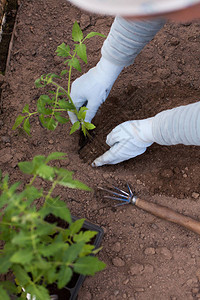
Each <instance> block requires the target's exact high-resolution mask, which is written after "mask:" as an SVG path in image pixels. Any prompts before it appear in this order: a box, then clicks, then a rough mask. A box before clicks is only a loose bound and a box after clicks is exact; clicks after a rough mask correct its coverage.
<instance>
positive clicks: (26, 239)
mask: <svg viewBox="0 0 200 300" xmlns="http://www.w3.org/2000/svg"><path fill="white" fill-rule="evenodd" d="M30 242H31V234H30V232H25V231H22V230H21V231H20V232H19V233H18V234H17V235H15V236H14V238H13V239H12V243H13V244H14V245H23V246H25V245H30Z"/></svg>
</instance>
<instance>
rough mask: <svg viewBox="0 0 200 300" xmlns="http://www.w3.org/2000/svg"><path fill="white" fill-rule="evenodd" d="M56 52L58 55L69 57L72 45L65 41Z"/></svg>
mask: <svg viewBox="0 0 200 300" xmlns="http://www.w3.org/2000/svg"><path fill="white" fill-rule="evenodd" d="M56 53H57V55H58V56H61V57H68V56H69V54H70V47H69V46H68V45H67V46H66V44H65V43H62V44H61V45H59V46H58V47H57V50H56Z"/></svg>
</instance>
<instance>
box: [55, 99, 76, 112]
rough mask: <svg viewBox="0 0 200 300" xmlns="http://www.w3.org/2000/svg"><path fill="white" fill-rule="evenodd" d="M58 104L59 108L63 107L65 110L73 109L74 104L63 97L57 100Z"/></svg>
mask: <svg viewBox="0 0 200 300" xmlns="http://www.w3.org/2000/svg"><path fill="white" fill-rule="evenodd" d="M58 105H59V107H60V108H61V109H65V110H73V109H74V105H73V104H72V103H70V102H69V101H66V100H64V99H62V100H59V101H58Z"/></svg>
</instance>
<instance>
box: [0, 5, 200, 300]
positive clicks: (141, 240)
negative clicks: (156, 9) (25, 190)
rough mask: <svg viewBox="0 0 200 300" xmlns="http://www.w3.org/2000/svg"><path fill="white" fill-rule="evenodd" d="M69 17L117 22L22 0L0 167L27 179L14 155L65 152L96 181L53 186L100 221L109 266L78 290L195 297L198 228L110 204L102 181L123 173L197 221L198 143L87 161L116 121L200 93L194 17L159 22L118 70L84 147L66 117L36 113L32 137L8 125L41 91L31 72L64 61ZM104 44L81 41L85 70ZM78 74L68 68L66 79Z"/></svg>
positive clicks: (5, 98) (90, 24)
mask: <svg viewBox="0 0 200 300" xmlns="http://www.w3.org/2000/svg"><path fill="white" fill-rule="evenodd" d="M75 20H77V21H78V22H79V23H80V26H81V28H82V30H83V32H84V34H87V33H89V32H90V31H98V32H101V33H103V34H108V32H109V29H110V26H111V24H112V22H113V18H112V17H105V16H101V15H92V14H88V13H85V12H82V11H80V10H79V9H77V8H76V7H73V6H71V5H70V4H69V3H68V2H67V1H65V0H59V1H54V0H48V1H47V0H35V1H31V0H23V1H20V2H19V9H18V13H17V18H16V26H15V32H14V38H13V45H12V49H11V50H12V51H11V56H10V63H9V66H8V67H7V70H6V74H5V76H1V77H0V85H1V88H2V95H1V115H0V140H1V144H0V168H1V169H2V170H3V174H5V173H7V172H8V173H9V174H10V179H11V181H12V182H14V181H16V180H17V181H18V180H23V179H24V180H28V178H27V177H25V176H23V175H22V174H21V173H20V171H19V169H18V166H17V163H18V162H19V161H24V160H30V159H32V158H33V156H35V155H38V154H43V155H48V154H49V153H51V152H54V151H61V152H66V153H67V155H68V158H67V160H66V161H61V162H60V163H59V165H60V166H63V167H66V168H68V169H69V170H71V171H74V177H75V178H76V179H79V180H81V181H83V182H84V183H86V184H88V185H89V186H90V187H91V188H92V189H93V192H92V193H91V192H83V191H75V190H66V189H63V188H57V190H56V192H57V193H59V194H60V195H61V197H62V199H63V201H66V203H67V205H68V207H69V208H70V210H71V212H72V214H73V215H76V216H77V217H84V218H86V219H87V220H88V221H90V222H92V223H94V224H97V225H99V226H101V227H102V228H103V229H104V238H103V241H102V247H103V248H102V250H101V251H100V253H99V258H100V259H102V260H103V261H104V262H105V263H106V264H107V268H106V269H105V271H103V272H100V273H98V274H96V275H95V276H94V277H87V278H86V280H85V282H84V284H83V286H82V288H81V289H80V292H79V297H78V299H81V300H90V299H98V300H103V299H106V300H107V299H109V300H115V299H116V300H118V299H120V300H121V299H130V300H133V299H137V300H144V299H155V300H160V299H161V300H162V299H163V300H165V299H170V300H176V299H178V300H179V299H181V300H182V299H187V300H188V299H189V300H190V299H191V300H192V299H199V298H200V244H199V242H200V238H199V236H198V235H197V234H195V233H193V232H190V231H188V230H186V229H184V228H183V227H180V226H178V225H176V224H172V223H169V222H167V221H164V220H161V219H159V218H157V217H154V216H153V215H151V214H149V213H146V212H144V211H142V210H140V209H138V208H136V207H133V206H131V205H128V206H119V207H117V208H114V207H113V206H114V205H115V203H114V202H113V201H112V200H108V199H107V200H105V199H104V197H103V195H104V194H103V193H102V192H100V191H99V190H98V187H99V186H103V187H106V186H109V185H111V184H114V185H115V186H119V187H121V188H126V182H128V183H129V184H130V185H131V186H132V188H133V190H134V191H135V192H136V194H137V195H138V196H139V197H141V198H143V199H145V200H148V201H149V202H155V203H158V204H161V205H164V206H167V207H169V208H172V209H174V210H176V211H178V212H180V213H182V214H185V215H188V216H190V217H192V218H194V219H197V220H198V219H199V204H200V184H199V173H200V164H199V161H200V159H199V147H195V146H184V145H177V146H171V147H167V146H160V145H157V144H153V145H152V146H151V147H149V148H148V149H147V151H146V152H145V153H144V154H143V155H141V156H138V157H136V158H134V159H131V160H129V161H126V162H123V163H120V164H117V165H113V166H103V167H100V168H92V167H91V165H90V162H91V161H92V160H93V159H94V158H96V157H97V156H98V155H100V154H102V153H103V152H104V151H105V149H107V146H106V143H105V139H106V135H107V134H108V132H109V131H110V130H111V129H112V128H114V127H115V126H116V125H117V124H120V123H121V122H123V121H126V120H130V119H141V118H146V117H151V116H154V115H155V114H156V113H158V112H160V111H162V110H165V109H169V108H172V107H176V106H180V105H185V104H188V103H192V102H196V101H199V99H200V88H199V86H200V76H199V67H200V61H199V57H200V34H199V29H200V22H199V21H195V22H191V23H181V24H175V23H167V24H166V25H165V26H164V28H163V29H162V30H161V31H160V32H159V33H158V34H157V35H156V37H155V38H154V39H153V40H152V42H151V43H150V44H148V45H147V46H146V47H145V48H144V49H143V51H142V52H141V53H140V54H139V56H138V57H137V58H136V60H135V63H134V64H133V65H132V66H130V67H128V68H126V69H124V71H123V72H122V73H121V74H120V76H119V77H118V79H117V81H116V83H115V85H114V87H113V89H112V91H111V93H110V96H109V99H108V100H107V101H106V102H105V103H104V104H103V106H102V107H101V108H100V110H99V112H98V113H97V115H96V117H95V119H94V123H95V125H96V126H97V128H96V129H95V135H94V139H93V141H92V142H90V143H88V144H87V145H86V146H85V147H83V148H82V149H81V150H80V149H79V134H78V133H75V134H73V135H69V134H68V133H69V129H70V124H69V123H68V124H67V125H63V126H59V127H58V128H57V129H56V130H55V132H49V131H46V130H45V129H43V128H41V126H40V124H39V122H38V120H36V119H34V120H33V121H32V128H33V129H32V132H31V133H32V136H31V137H28V136H27V135H26V134H25V133H24V132H23V131H22V130H17V131H14V132H13V131H12V129H11V128H12V125H13V124H14V121H15V118H16V117H17V115H18V114H19V113H20V112H21V111H22V109H23V107H24V105H25V104H26V103H29V104H30V108H31V109H32V110H34V107H35V105H36V102H37V99H38V98H39V96H40V94H42V93H44V91H42V90H38V89H36V88H35V86H34V81H35V79H37V78H38V77H40V75H42V74H46V73H49V72H54V73H58V74H59V73H60V71H61V70H62V68H63V66H62V60H60V58H58V57H57V56H56V54H55V50H56V48H57V46H58V45H59V44H61V43H62V42H65V43H68V44H69V45H72V41H71V29H72V25H73V23H74V21H75ZM102 43H103V40H102V38H101V37H95V38H93V39H91V40H89V41H88V42H87V46H88V61H89V63H88V64H87V65H82V70H83V72H87V70H89V69H90V68H91V67H93V66H95V65H96V63H97V62H98V60H99V58H100V56H101V53H100V50H101V47H102ZM78 76H80V73H78V72H74V73H73V76H72V80H74V79H75V78H77V77H78ZM79 150H80V151H79ZM43 187H46V184H45V183H43Z"/></svg>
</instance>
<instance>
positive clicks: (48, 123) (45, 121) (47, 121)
mask: <svg viewBox="0 0 200 300" xmlns="http://www.w3.org/2000/svg"><path fill="white" fill-rule="evenodd" d="M39 119H40V121H41V123H42V125H43V126H44V127H45V128H47V129H49V130H51V131H54V130H55V129H56V127H57V125H58V122H56V121H55V120H54V119H53V118H49V117H47V118H45V117H44V116H43V115H40V116H39Z"/></svg>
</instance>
